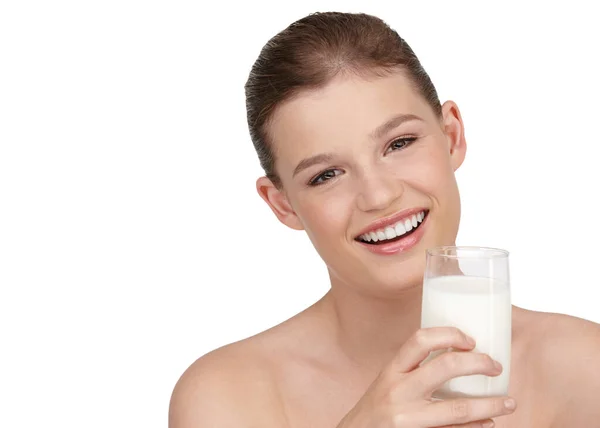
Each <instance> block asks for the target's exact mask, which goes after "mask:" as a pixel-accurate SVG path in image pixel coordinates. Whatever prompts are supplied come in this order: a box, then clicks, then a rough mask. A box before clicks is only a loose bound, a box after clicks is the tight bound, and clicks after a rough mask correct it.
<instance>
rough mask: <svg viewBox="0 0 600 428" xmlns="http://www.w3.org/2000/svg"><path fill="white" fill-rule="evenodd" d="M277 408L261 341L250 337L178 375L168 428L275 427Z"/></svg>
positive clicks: (221, 349) (194, 364)
mask: <svg viewBox="0 0 600 428" xmlns="http://www.w3.org/2000/svg"><path fill="white" fill-rule="evenodd" d="M279 407H280V406H279V404H278V394H277V388H276V383H275V382H274V380H273V372H272V370H271V362H270V361H269V358H268V355H267V354H266V352H265V348H264V346H263V344H262V343H261V337H260V336H258V337H252V338H248V339H245V340H242V341H240V342H236V343H232V344H229V345H226V346H224V347H222V348H219V349H216V350H214V351H212V352H209V353H208V354H206V355H204V356H202V357H200V358H199V359H198V360H196V361H195V362H194V363H193V364H192V365H191V366H190V367H189V368H188V369H187V370H186V371H185V372H184V373H183V375H182V376H181V378H180V379H179V381H178V382H177V384H176V386H175V388H174V390H173V394H172V396H171V403H170V408H169V427H170V428H193V427H213V426H214V427H217V426H218V427H236V428H243V427H247V426H248V427H249V426H266V427H269V426H276V425H275V424H276V423H277V421H278V417H279V415H278V414H277V413H278V409H279ZM279 426H283V424H280V425H279Z"/></svg>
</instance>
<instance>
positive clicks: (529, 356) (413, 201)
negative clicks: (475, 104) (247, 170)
mask: <svg viewBox="0 0 600 428" xmlns="http://www.w3.org/2000/svg"><path fill="white" fill-rule="evenodd" d="M392 118H397V120H395V121H394V126H393V127H387V128H386V129H382V128H381V125H382V124H384V123H386V122H389V120H390V119H392ZM398 118H400V119H398ZM376 130H379V131H381V132H376ZM269 132H270V135H271V136H272V138H273V141H274V146H275V147H274V148H275V152H276V157H277V160H276V170H277V173H278V174H279V176H280V177H281V181H282V187H281V188H278V187H276V186H274V185H273V183H271V182H270V181H269V180H268V179H267V178H265V177H261V178H259V179H258V180H257V190H258V193H259V195H260V196H261V197H262V198H263V200H264V201H265V202H266V203H267V204H268V205H269V207H270V208H271V209H272V211H273V213H274V214H275V216H276V217H277V218H278V219H279V220H280V221H281V222H282V223H283V224H285V225H286V226H288V227H290V228H293V229H296V230H304V231H305V232H306V233H307V235H308V236H309V238H310V239H311V241H312V243H313V245H314V247H315V249H316V250H317V252H318V253H319V255H320V256H321V258H322V259H323V261H324V262H325V264H326V265H327V269H328V272H329V277H330V282H331V289H330V290H329V291H328V293H327V294H326V295H325V296H324V297H323V298H322V299H320V300H319V301H318V302H316V303H315V304H314V305H312V306H311V307H309V308H307V309H306V310H305V311H303V312H301V313H300V314H298V315H296V316H294V317H292V318H290V319H289V320H287V321H285V322H283V323H282V324H280V325H277V326H275V327H273V328H271V329H269V330H267V331H265V332H262V333H260V334H257V335H256V336H253V337H250V338H248V339H245V340H242V341H240V342H236V343H233V344H230V345H227V346H224V347H222V348H220V349H217V350H215V351H212V352H210V353H208V354H207V355H205V356H203V357H201V358H199V359H198V360H197V361H196V362H195V363H193V364H192V365H191V366H190V368H189V369H188V370H187V371H186V372H185V373H184V374H183V376H182V377H181V379H180V380H179V382H178V383H177V385H176V387H175V389H174V392H173V396H172V399H171V407H170V412H169V426H170V427H171V428H192V427H236V428H240V427H242V428H243V427H261V428H270V427H273V428H282V427H283V428H288V427H289V428H296V427H298V428H299V427H322V428H335V427H338V428H363V427H364V428H366V427H369V428H392V427H393V428H405V427H406V428H408V427H411V428H412V427H423V428H425V427H428V428H429V427H449V426H453V427H482V426H488V425H489V424H490V423H495V426H497V427H511V428H516V427H523V428H559V427H570V428H571V427H573V428H575V427H594V426H600V406H598V405H597V403H596V401H597V394H598V391H600V363H599V362H598V361H599V360H600V358H598V355H599V354H600V326H599V325H598V324H595V323H592V322H589V321H585V320H582V319H578V318H575V317H570V316H566V315H560V314H547V313H540V312H534V311H528V310H524V309H521V308H517V307H513V330H512V361H511V376H510V390H509V394H508V396H507V397H492V398H479V399H458V400H445V401H434V400H431V393H432V391H434V390H435V389H436V388H437V387H438V386H439V385H441V384H442V383H443V382H445V381H446V380H448V379H451V378H454V377H457V376H462V375H467V374H485V375H488V376H497V375H498V374H499V373H500V372H501V368H498V367H497V366H496V364H494V363H495V362H494V361H492V359H491V358H490V357H489V356H487V355H484V354H478V353H474V352H468V351H470V350H472V349H473V347H474V344H473V343H472V342H470V341H469V339H468V338H467V337H466V336H465V335H464V333H462V332H460V331H458V330H456V329H453V328H449V327H446V328H433V329H420V328H419V324H420V315H421V308H420V307H421V297H422V288H421V286H422V278H423V272H424V268H425V266H424V260H425V257H424V253H425V249H426V248H430V247H434V246H438V245H453V244H454V243H455V239H456V235H457V232H458V226H459V220H460V197H459V192H458V188H457V185H456V180H455V176H454V174H455V171H456V170H457V169H458V168H459V167H460V165H461V164H462V163H463V161H464V159H465V155H466V141H465V136H464V125H463V121H462V118H461V115H460V112H459V109H458V106H457V105H456V104H455V103H454V102H452V101H448V102H446V103H444V105H443V115H442V118H438V117H437V116H436V115H435V113H434V111H433V110H432V109H431V107H430V106H429V105H428V104H427V103H426V102H425V100H424V99H423V98H422V97H421V96H420V95H419V93H418V92H416V91H415V89H414V87H413V86H412V85H411V84H410V82H409V81H408V79H407V78H406V77H405V76H404V74H403V73H402V72H400V71H399V72H395V73H391V74H390V75H388V76H386V77H377V78H376V77H369V76H363V77H358V76H355V75H340V76H339V77H337V78H336V79H334V80H333V81H332V82H331V83H330V84H329V85H327V86H326V87H325V88H322V89H319V90H314V91H307V92H305V93H302V94H300V95H299V96H297V97H295V98H294V99H293V100H290V101H288V102H286V103H284V104H283V105H281V106H280V108H279V109H278V110H277V111H276V112H275V116H274V120H273V121H272V123H271V124H270V126H269ZM317 155H324V156H319V157H318V159H316V160H317V161H318V162H316V163H315V162H313V163H312V164H311V165H309V166H308V167H307V168H305V169H302V170H301V171H298V172H297V173H296V174H294V171H295V170H297V166H298V164H300V162H301V161H303V160H306V159H310V158H314V157H315V156H317ZM313 160H314V159H313ZM308 163H311V162H308ZM304 164H305V165H307V162H306V161H305V162H304ZM416 207H417V208H425V209H427V210H429V219H428V221H427V224H426V226H423V227H426V229H425V230H424V235H423V237H422V239H421V240H420V241H419V242H418V243H417V244H416V245H415V246H413V247H412V248H410V249H408V250H407V251H405V252H401V253H397V254H393V255H385V256H384V255H378V254H373V253H372V252H370V251H368V250H366V249H365V248H364V247H363V246H362V245H361V244H359V243H358V242H357V241H356V240H355V238H356V236H357V234H358V233H359V232H360V231H361V230H363V229H364V228H365V227H367V226H368V225H369V224H370V223H371V222H373V221H374V220H377V219H380V218H383V217H387V216H389V215H391V214H394V213H396V212H399V211H402V210H405V209H410V208H416ZM298 262H299V263H301V261H300V260H299V261H298ZM265 263H268V260H265ZM281 283H282V286H285V278H282V281H281ZM449 347H453V348H455V349H457V350H458V351H457V352H452V353H446V354H442V355H440V356H438V357H436V358H435V359H433V360H431V361H428V362H427V363H425V364H422V365H421V362H422V361H423V360H424V359H425V358H426V356H427V355H428V354H429V352H431V351H433V350H437V349H446V348H449ZM509 398H510V399H512V400H513V401H509V402H508V404H507V401H506V400H507V399H509ZM492 421H494V422H492ZM485 424H488V425H485Z"/></svg>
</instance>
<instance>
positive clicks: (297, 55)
mask: <svg viewBox="0 0 600 428" xmlns="http://www.w3.org/2000/svg"><path fill="white" fill-rule="evenodd" d="M398 70H402V71H404V72H405V73H407V75H408V77H409V79H410V80H411V82H412V83H413V84H414V86H415V88H416V90H417V91H418V92H419V93H420V94H421V95H422V96H423V97H424V99H425V100H426V101H427V102H428V103H429V105H430V106H431V107H432V108H433V110H434V112H435V113H436V114H437V115H438V116H441V105H440V101H439V98H438V95H437V91H436V90H435V87H434V85H433V83H432V82H431V79H430V78H429V75H428V74H427V73H426V72H425V70H424V69H423V67H422V66H421V63H420V61H419V59H418V58H417V56H416V55H415V53H414V52H413V50H412V49H411V48H410V46H409V45H408V44H407V43H406V42H405V41H404V39H402V38H401V37H400V36H399V35H398V33H397V32H396V31H394V30H393V29H392V28H390V27H389V26H388V25H387V24H386V23H385V22H384V21H383V20H381V19H380V18H377V17H375V16H372V15H367V14H364V13H360V14H355V13H341V12H321V13H314V14H310V15H308V16H306V17H304V18H302V19H299V20H298V21H296V22H294V23H292V24H291V25H290V26H288V27H287V28H286V29H284V30H283V31H281V32H280V33H278V34H277V35H275V36H274V37H273V38H272V39H271V40H269V41H268V42H267V44H266V45H265V46H264V47H263V48H262V50H261V52H260V55H259V56H258V58H257V60H256V61H255V62H254V65H253V66H252V69H251V71H250V75H249V77H248V81H247V82H246V85H245V89H246V110H247V118H248V127H249V130H250V138H251V139H252V142H253V144H254V148H255V149H256V153H257V154H258V158H259V160H260V164H261V166H262V168H263V169H264V171H265V174H266V176H267V177H268V178H269V179H270V180H271V181H272V182H273V183H274V184H275V185H276V186H278V187H280V186H281V181H280V179H279V177H278V176H277V173H276V172H275V153H274V151H273V145H272V140H271V139H270V138H269V137H270V136H269V134H268V129H267V127H268V124H269V120H271V118H272V117H273V113H274V111H275V109H276V108H277V106H279V105H280V104H281V103H283V102H284V101H288V100H290V99H291V98H292V97H294V96H295V95H297V94H298V93H299V92H301V91H303V90H310V89H318V88H322V87H324V86H325V85H326V84H327V83H329V82H330V81H331V80H332V79H333V78H334V77H335V76H337V75H339V74H341V73H354V74H357V75H362V76H365V77H366V76H368V75H370V76H381V75H385V74H386V73H390V72H393V71H398Z"/></svg>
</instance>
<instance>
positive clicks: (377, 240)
mask: <svg viewBox="0 0 600 428" xmlns="http://www.w3.org/2000/svg"><path fill="white" fill-rule="evenodd" d="M428 214H429V211H428V210H425V211H421V212H419V213H417V214H413V215H412V216H410V217H407V218H405V219H403V220H400V221H398V222H397V223H394V224H391V225H389V226H386V227H384V228H381V229H377V230H374V231H371V232H368V233H364V234H362V235H360V236H358V237H357V238H356V241H358V242H361V243H363V244H369V245H383V244H388V243H390V242H396V241H400V240H401V239H404V238H406V237H407V236H410V235H412V234H413V233H415V231H416V230H417V229H418V228H419V227H421V225H422V224H423V221H425V218H427V215H428Z"/></svg>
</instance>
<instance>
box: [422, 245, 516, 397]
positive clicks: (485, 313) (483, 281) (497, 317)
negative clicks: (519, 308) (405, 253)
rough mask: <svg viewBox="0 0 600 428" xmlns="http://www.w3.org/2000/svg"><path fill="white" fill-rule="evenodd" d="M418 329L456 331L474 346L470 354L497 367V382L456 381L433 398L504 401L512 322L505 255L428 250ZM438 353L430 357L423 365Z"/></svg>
mask: <svg viewBox="0 0 600 428" xmlns="http://www.w3.org/2000/svg"><path fill="white" fill-rule="evenodd" d="M426 258H427V260H426V268H425V276H424V280H423V302H422V312H421V327H423V328H428V327H442V326H451V327H457V328H459V329H460V330H462V331H463V332H465V333H466V334H468V335H469V336H471V337H472V338H474V339H475V341H476V342H477V344H476V347H475V349H474V350H473V351H471V352H481V353H485V354H488V355H489V356H490V357H492V358H493V359H495V360H497V361H498V362H500V364H502V367H503V371H502V373H501V374H500V375H499V376H497V377H490V376H485V375H470V376H461V377H457V378H454V379H451V380H450V381H448V382H446V383H445V384H444V385H443V386H442V387H441V388H439V389H438V390H437V391H435V392H434V394H433V397H434V398H438V399H447V398H457V397H490V396H497V395H506V394H507V393H508V380H509V377H510V357H511V325H512V323H511V320H512V316H511V315H512V307H511V299H510V282H509V269H508V251H505V250H501V249H496V248H487V247H465V246H446V247H438V248H432V249H428V250H427V255H426ZM443 352H454V350H453V349H447V350H442V351H436V352H432V353H431V354H430V356H429V357H428V359H427V360H426V361H429V360H430V359H432V358H435V357H436V356H438V355H439V354H441V353H443Z"/></svg>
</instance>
